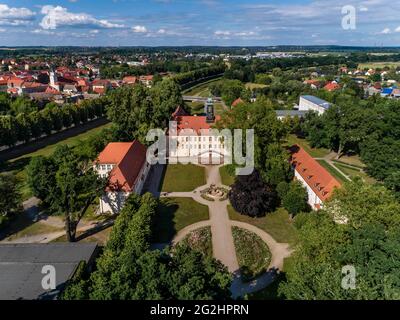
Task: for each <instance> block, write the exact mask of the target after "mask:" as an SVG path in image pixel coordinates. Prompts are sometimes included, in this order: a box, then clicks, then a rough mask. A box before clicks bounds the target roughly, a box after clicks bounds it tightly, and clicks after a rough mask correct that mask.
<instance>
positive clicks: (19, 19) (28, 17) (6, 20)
mask: <svg viewBox="0 0 400 320" xmlns="http://www.w3.org/2000/svg"><path fill="white" fill-rule="evenodd" d="M34 16H35V12H33V11H31V10H29V9H27V8H12V7H9V6H8V5H6V4H0V25H12V26H19V25H23V24H28V23H29V22H30V21H32V20H33V18H34Z"/></svg>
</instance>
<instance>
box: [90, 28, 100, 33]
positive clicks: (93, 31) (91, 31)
mask: <svg viewBox="0 0 400 320" xmlns="http://www.w3.org/2000/svg"><path fill="white" fill-rule="evenodd" d="M89 33H91V34H97V33H99V30H97V29H94V30H90V31H89Z"/></svg>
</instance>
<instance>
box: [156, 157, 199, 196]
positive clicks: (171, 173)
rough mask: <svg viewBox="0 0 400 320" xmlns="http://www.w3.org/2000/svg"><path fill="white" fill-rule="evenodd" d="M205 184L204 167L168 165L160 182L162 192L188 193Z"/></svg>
mask: <svg viewBox="0 0 400 320" xmlns="http://www.w3.org/2000/svg"><path fill="white" fill-rule="evenodd" d="M205 184H206V177H205V170H204V167H199V166H196V165H194V164H186V165H184V164H169V165H168V166H167V170H166V172H165V175H164V177H163V180H162V182H161V185H162V187H161V191H163V192H189V191H193V190H194V189H196V188H197V187H199V186H202V185H205Z"/></svg>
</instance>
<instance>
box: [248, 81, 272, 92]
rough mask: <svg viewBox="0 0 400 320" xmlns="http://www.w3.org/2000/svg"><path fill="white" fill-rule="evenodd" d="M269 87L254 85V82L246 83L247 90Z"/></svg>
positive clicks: (259, 84)
mask: <svg viewBox="0 0 400 320" xmlns="http://www.w3.org/2000/svg"><path fill="white" fill-rule="evenodd" d="M266 87H267V85H265V84H261V83H254V82H247V83H246V89H250V90H253V89H260V88H261V89H262V88H266Z"/></svg>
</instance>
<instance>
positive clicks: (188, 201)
mask: <svg viewBox="0 0 400 320" xmlns="http://www.w3.org/2000/svg"><path fill="white" fill-rule="evenodd" d="M208 219H209V213H208V207H207V206H205V205H203V204H200V203H198V202H196V201H194V200H193V199H192V198H162V199H161V200H160V204H159V206H158V208H157V216H156V218H155V221H154V226H153V235H154V237H153V242H154V243H166V242H170V241H171V240H172V239H173V237H174V236H175V235H176V234H177V233H178V232H179V231H180V230H182V229H183V228H185V227H187V226H189V225H191V224H193V223H196V222H199V221H204V220H208Z"/></svg>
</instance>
